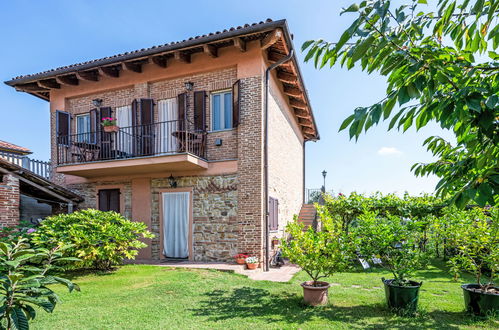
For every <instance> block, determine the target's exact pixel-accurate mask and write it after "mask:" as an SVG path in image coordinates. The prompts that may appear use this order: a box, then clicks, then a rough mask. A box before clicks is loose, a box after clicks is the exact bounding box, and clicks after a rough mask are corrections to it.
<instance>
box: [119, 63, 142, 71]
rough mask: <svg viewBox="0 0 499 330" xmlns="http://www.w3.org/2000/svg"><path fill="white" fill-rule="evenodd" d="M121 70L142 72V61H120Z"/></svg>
mask: <svg viewBox="0 0 499 330" xmlns="http://www.w3.org/2000/svg"><path fill="white" fill-rule="evenodd" d="M121 66H122V68H123V70H126V71H132V72H135V73H142V63H139V62H123V63H121Z"/></svg>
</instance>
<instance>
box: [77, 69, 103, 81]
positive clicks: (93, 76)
mask: <svg viewBox="0 0 499 330" xmlns="http://www.w3.org/2000/svg"><path fill="white" fill-rule="evenodd" d="M75 74H76V77H77V78H78V79H80V80H86V81H99V71H98V70H92V71H80V72H75Z"/></svg>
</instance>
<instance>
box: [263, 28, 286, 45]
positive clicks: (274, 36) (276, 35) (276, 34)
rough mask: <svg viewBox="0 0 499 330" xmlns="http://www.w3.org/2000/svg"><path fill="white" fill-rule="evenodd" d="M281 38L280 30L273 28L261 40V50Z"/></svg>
mask: <svg viewBox="0 0 499 330" xmlns="http://www.w3.org/2000/svg"><path fill="white" fill-rule="evenodd" d="M281 38H282V30H281V29H275V30H274V31H272V32H270V33H269V34H267V35H266V36H265V38H263V39H262V41H261V47H262V49H263V50H265V49H267V48H269V47H271V46H273V45H274V44H275V43H276V42H277V41H278V40H279V39H281Z"/></svg>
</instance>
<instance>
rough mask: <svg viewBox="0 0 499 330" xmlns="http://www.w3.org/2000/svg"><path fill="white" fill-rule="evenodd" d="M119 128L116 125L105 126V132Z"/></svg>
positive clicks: (116, 130)
mask: <svg viewBox="0 0 499 330" xmlns="http://www.w3.org/2000/svg"><path fill="white" fill-rule="evenodd" d="M119 130H120V128H119V127H118V126H116V125H114V126H104V132H106V133H112V132H118V131H119Z"/></svg>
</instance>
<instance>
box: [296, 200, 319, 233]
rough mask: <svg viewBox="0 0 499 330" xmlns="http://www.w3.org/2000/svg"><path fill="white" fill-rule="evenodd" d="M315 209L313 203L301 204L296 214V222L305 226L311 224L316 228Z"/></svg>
mask: <svg viewBox="0 0 499 330" xmlns="http://www.w3.org/2000/svg"><path fill="white" fill-rule="evenodd" d="M316 219H317V209H316V208H315V206H314V204H303V205H302V207H301V210H300V214H299V215H298V222H301V223H303V224H304V225H305V228H308V227H309V226H312V227H313V228H317V221H316Z"/></svg>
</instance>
